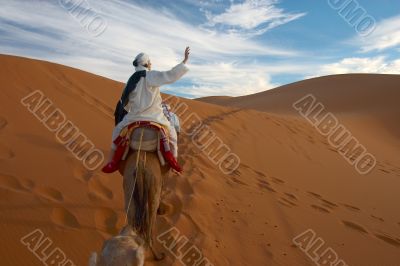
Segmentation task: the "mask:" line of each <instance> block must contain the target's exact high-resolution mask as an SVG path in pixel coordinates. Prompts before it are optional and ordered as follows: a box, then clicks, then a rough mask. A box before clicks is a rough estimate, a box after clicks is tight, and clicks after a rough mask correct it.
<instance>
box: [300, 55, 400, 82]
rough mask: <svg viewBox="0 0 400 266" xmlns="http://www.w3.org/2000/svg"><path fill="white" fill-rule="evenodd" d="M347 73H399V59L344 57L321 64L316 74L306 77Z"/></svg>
mask: <svg viewBox="0 0 400 266" xmlns="http://www.w3.org/2000/svg"><path fill="white" fill-rule="evenodd" d="M348 73H378V74H400V59H395V60H386V58H385V57H384V56H377V57H371V58H368V57H367V58H360V57H353V58H345V59H343V60H341V61H339V62H336V63H332V64H326V65H322V66H321V67H320V69H319V71H318V72H317V74H315V75H313V76H309V77H307V78H311V77H316V76H325V75H333V74H348Z"/></svg>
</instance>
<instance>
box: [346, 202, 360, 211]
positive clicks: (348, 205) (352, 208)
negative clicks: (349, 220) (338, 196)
mask: <svg viewBox="0 0 400 266" xmlns="http://www.w3.org/2000/svg"><path fill="white" fill-rule="evenodd" d="M342 205H343V206H344V207H346V208H347V209H349V210H350V211H354V212H359V211H361V209H360V208H358V207H355V206H352V205H350V204H345V203H343V204H342Z"/></svg>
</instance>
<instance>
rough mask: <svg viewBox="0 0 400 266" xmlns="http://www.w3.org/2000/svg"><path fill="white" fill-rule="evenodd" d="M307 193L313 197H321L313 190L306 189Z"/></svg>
mask: <svg viewBox="0 0 400 266" xmlns="http://www.w3.org/2000/svg"><path fill="white" fill-rule="evenodd" d="M307 193H308V195H310V196H312V197H313V198H317V199H322V196H321V195H320V194H317V193H315V192H310V191H308V192H307Z"/></svg>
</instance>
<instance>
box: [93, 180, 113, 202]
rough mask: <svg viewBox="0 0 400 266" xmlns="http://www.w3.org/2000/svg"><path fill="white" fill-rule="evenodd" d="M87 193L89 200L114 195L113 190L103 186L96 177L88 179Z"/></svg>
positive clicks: (103, 198)
mask: <svg viewBox="0 0 400 266" xmlns="http://www.w3.org/2000/svg"><path fill="white" fill-rule="evenodd" d="M88 186H89V193H88V197H89V199H91V200H94V201H97V200H110V199H112V198H113V197H114V194H113V192H112V191H111V190H110V189H108V188H107V187H106V186H104V185H103V184H102V183H101V181H100V180H99V178H98V177H94V178H92V179H90V180H89V183H88Z"/></svg>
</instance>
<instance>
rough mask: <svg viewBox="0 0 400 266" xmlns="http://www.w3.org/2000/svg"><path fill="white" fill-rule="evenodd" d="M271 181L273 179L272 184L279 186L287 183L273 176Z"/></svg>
mask: <svg viewBox="0 0 400 266" xmlns="http://www.w3.org/2000/svg"><path fill="white" fill-rule="evenodd" d="M271 179H272V182H274V183H275V184H279V185H282V184H285V181H283V180H282V179H279V178H277V177H273V176H272V177H271Z"/></svg>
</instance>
